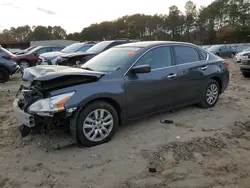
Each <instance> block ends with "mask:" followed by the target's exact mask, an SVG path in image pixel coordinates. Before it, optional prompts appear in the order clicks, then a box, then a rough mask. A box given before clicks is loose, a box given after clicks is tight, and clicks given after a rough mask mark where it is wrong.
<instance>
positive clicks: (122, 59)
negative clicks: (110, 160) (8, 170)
mask: <svg viewBox="0 0 250 188" xmlns="http://www.w3.org/2000/svg"><path fill="white" fill-rule="evenodd" d="M228 68H229V64H228V63H227V62H226V61H224V59H221V58H220V57H218V56H216V55H213V54H212V53H210V52H207V51H205V50H203V49H202V48H200V47H198V46H196V45H193V44H189V43H182V42H166V41H152V42H135V43H128V44H123V45H120V46H116V47H113V48H110V49H109V50H107V51H105V52H103V53H101V54H99V55H97V56H95V57H94V58H92V59H91V60H89V61H88V62H87V63H85V64H84V65H83V66H82V67H81V68H70V67H66V66H53V65H52V66H36V67H31V68H27V69H25V70H24V73H23V80H26V81H29V82H31V84H30V86H28V87H27V86H21V87H20V90H19V92H18V94H17V98H16V99H15V101H14V114H15V116H16V118H17V119H18V120H19V122H20V124H21V125H22V128H21V130H24V129H25V130H26V132H27V130H30V132H32V133H34V132H35V131H37V133H40V130H41V127H43V129H48V130H50V129H51V128H54V127H61V126H62V125H65V126H68V127H69V130H70V133H71V134H72V136H73V137H74V138H75V140H77V141H78V142H79V143H81V144H83V145H85V146H89V147H90V146H95V145H99V144H102V143H105V142H107V141H109V140H110V139H111V138H112V137H113V136H114V134H115V133H116V130H117V128H118V126H119V125H120V124H123V123H125V122H128V121H129V120H132V119H135V118H138V117H142V116H144V115H147V114H152V113H156V112H159V111H162V110H165V109H172V108H176V107H180V106H186V105H191V104H199V105H200V106H201V107H204V108H211V107H213V106H215V105H216V103H217V100H218V98H219V95H220V94H222V93H223V92H224V91H225V89H226V88H227V86H228V84H229V71H228Z"/></svg>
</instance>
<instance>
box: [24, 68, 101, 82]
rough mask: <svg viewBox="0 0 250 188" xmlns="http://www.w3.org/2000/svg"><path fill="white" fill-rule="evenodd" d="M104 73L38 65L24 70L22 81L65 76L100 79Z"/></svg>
mask: <svg viewBox="0 0 250 188" xmlns="http://www.w3.org/2000/svg"><path fill="white" fill-rule="evenodd" d="M104 74H105V73H103V72H96V71H88V70H84V69H81V68H71V67H68V66H58V65H39V66H35V67H30V68H26V69H24V72H23V80H24V81H29V82H32V81H34V80H35V81H49V80H53V79H56V78H60V77H67V76H77V77H81V76H85V77H86V76H88V77H95V78H101V77H102V76H103V75H104Z"/></svg>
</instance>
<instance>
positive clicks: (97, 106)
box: [76, 101, 119, 147]
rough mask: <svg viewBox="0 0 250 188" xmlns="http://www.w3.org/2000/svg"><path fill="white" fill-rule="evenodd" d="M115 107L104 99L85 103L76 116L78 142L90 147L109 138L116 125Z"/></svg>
mask: <svg viewBox="0 0 250 188" xmlns="http://www.w3.org/2000/svg"><path fill="white" fill-rule="evenodd" d="M118 122H119V121H118V114H117V111H116V110H115V108H114V107H113V106H112V105H110V104H109V103H107V102H105V101H96V102H93V103H90V104H89V105H87V106H86V107H85V108H83V110H82V111H81V112H80V114H79V116H78V118H77V125H76V131H77V132H76V134H77V139H78V142H79V143H80V144H82V145H84V146H87V147H92V146H96V145H100V144H103V143H105V142H108V141H109V140H111V138H112V137H113V136H114V134H115V132H116V130H117V127H118Z"/></svg>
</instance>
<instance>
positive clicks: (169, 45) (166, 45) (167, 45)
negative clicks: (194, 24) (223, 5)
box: [124, 43, 210, 76]
mask: <svg viewBox="0 0 250 188" xmlns="http://www.w3.org/2000/svg"><path fill="white" fill-rule="evenodd" d="M174 46H187V47H190V48H194V49H196V50H200V51H203V52H204V53H206V54H207V58H206V60H200V61H193V62H189V63H184V64H180V65H171V66H167V67H161V68H157V69H152V70H151V71H155V70H161V69H165V68H172V67H178V66H182V65H189V64H194V63H201V62H205V61H207V60H209V55H210V54H209V53H208V52H206V51H205V50H201V49H199V48H197V47H196V46H192V45H188V44H172V43H171V44H164V45H158V46H154V47H152V48H150V49H148V50H147V51H146V52H144V53H143V54H142V55H140V57H138V58H137V59H136V60H135V61H134V63H132V65H131V66H130V67H129V68H128V69H127V71H126V72H125V73H124V76H126V75H127V73H128V72H129V70H130V69H131V68H132V67H133V66H134V65H135V64H136V63H137V62H138V61H139V60H140V59H141V57H142V56H144V55H145V54H146V53H148V52H149V51H151V50H153V49H155V48H158V47H170V48H171V47H174ZM197 53H199V52H198V51H197ZM172 63H173V57H172Z"/></svg>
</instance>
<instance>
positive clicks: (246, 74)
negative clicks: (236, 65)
mask: <svg viewBox="0 0 250 188" xmlns="http://www.w3.org/2000/svg"><path fill="white" fill-rule="evenodd" d="M242 75H243V76H244V77H245V78H250V73H249V72H245V71H242Z"/></svg>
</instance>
